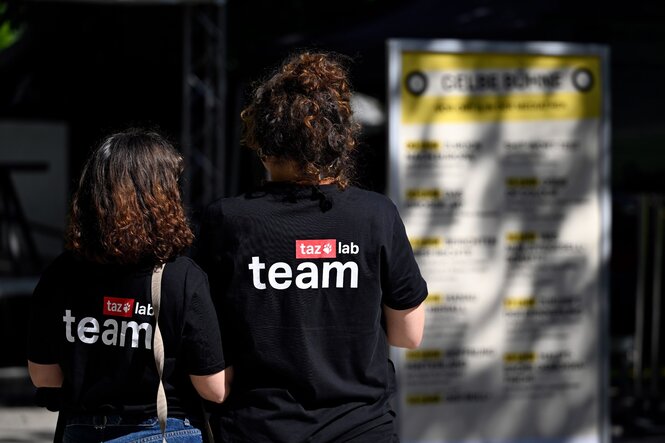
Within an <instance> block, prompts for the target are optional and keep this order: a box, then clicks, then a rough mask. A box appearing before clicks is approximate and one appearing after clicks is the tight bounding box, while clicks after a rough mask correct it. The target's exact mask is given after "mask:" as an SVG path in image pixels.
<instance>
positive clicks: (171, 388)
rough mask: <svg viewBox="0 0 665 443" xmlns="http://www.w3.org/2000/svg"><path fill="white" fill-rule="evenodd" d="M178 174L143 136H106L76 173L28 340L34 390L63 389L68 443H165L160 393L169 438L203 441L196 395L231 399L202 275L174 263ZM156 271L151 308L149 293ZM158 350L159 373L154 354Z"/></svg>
mask: <svg viewBox="0 0 665 443" xmlns="http://www.w3.org/2000/svg"><path fill="white" fill-rule="evenodd" d="M182 170H183V160H182V157H181V156H180V155H179V154H178V153H177V152H176V150H175V149H174V148H173V146H172V145H171V144H170V143H169V142H168V141H167V140H166V139H165V138H164V137H162V136H161V135H160V134H158V133H156V132H153V131H145V130H140V129H130V130H127V131H125V132H119V133H116V134H113V135H111V136H109V137H108V138H106V139H105V140H104V141H103V142H102V143H101V145H100V146H99V147H98V148H97V149H96V150H95V151H94V152H93V153H92V155H91V156H90V158H89V159H88V161H87V163H86V164H85V166H84V168H83V172H82V175H81V178H80V181H79V185H78V189H77V191H76V193H75V194H74V197H73V201H72V204H71V210H70V214H69V225H68V228H67V237H66V249H67V251H66V252H64V253H63V254H62V255H60V256H59V257H58V258H57V259H56V260H54V262H53V263H52V264H51V265H50V266H49V267H48V268H47V269H46V270H45V271H44V273H43V274H42V276H41V278H40V281H39V283H38V285H37V287H36V288H35V291H34V295H33V304H32V310H31V323H30V332H29V338H28V359H29V361H28V369H29V372H30V376H31V378H32V381H33V383H34V384H35V386H37V387H60V386H61V387H62V406H61V414H64V416H65V417H66V427H65V429H64V441H65V442H68V441H72V442H73V441H113V442H126V441H136V440H137V439H139V438H150V437H152V438H153V439H150V440H142V441H161V439H162V429H161V428H160V423H158V419H157V415H158V414H157V405H156V403H157V400H156V399H157V391H158V385H160V384H162V385H163V387H164V392H165V395H166V400H167V401H166V406H167V408H168V418H167V420H166V428H165V429H164V436H165V437H166V438H167V439H168V441H169V442H171V441H174V442H175V441H178V442H195V441H201V440H202V435H201V431H200V429H198V428H197V427H196V426H194V424H197V423H196V419H197V418H199V419H200V418H201V414H198V416H197V415H196V411H199V412H200V411H201V400H200V398H198V397H197V395H196V393H197V392H198V394H200V395H201V396H202V397H203V398H205V399H207V400H210V401H213V402H221V401H223V400H224V398H225V397H226V395H227V383H228V380H227V379H228V377H227V371H225V370H224V367H225V362H224V359H223V355H222V349H221V339H220V333H219V326H218V321H217V318H216V316H215V312H214V306H213V304H212V300H211V299H210V292H209V287H208V280H207V277H206V275H205V273H204V272H203V271H202V270H201V269H200V268H199V267H198V266H197V265H196V264H195V263H194V262H193V261H192V260H190V259H189V258H185V257H182V256H180V254H181V253H183V251H184V250H185V249H186V248H188V247H189V246H190V245H191V243H192V240H193V234H192V231H191V230H190V227H189V225H188V221H187V219H186V217H185V212H184V209H183V206H182V203H181V198H180V190H179V186H178V179H179V177H180V175H181V173H182ZM162 266H163V267H162ZM159 272H161V297H160V300H161V301H160V303H159V305H157V303H156V302H154V301H153V298H152V290H153V288H152V285H153V284H154V281H153V280H154V275H155V274H156V275H158V276H159V275H160V274H159ZM156 311H157V312H158V314H159V315H158V318H159V329H158V328H157V325H156V320H155V317H156ZM158 331H160V332H161V342H159V341H158V339H157V338H156V337H157V336H158V335H159V334H158ZM158 343H163V347H164V355H163V369H162V370H161V371H158V369H157V364H156V359H155V356H154V355H153V352H154V350H153V348H154V347H159V344H158ZM160 372H161V374H160ZM160 375H161V380H162V381H161V382H160ZM190 420H191V422H190Z"/></svg>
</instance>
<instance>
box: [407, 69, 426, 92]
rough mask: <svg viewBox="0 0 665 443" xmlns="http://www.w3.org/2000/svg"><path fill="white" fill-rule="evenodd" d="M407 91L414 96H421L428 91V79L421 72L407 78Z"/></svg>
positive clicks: (413, 73) (411, 74)
mask: <svg viewBox="0 0 665 443" xmlns="http://www.w3.org/2000/svg"><path fill="white" fill-rule="evenodd" d="M406 89H407V91H409V92H410V93H411V94H413V95H420V94H422V93H423V92H425V89H427V77H425V74H423V73H422V72H419V71H414V72H412V73H410V74H409V75H407V76H406Z"/></svg>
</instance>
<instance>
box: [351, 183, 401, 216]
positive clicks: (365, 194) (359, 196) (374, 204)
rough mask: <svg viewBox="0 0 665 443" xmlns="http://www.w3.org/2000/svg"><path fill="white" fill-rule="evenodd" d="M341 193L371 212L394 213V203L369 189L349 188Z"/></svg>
mask: <svg viewBox="0 0 665 443" xmlns="http://www.w3.org/2000/svg"><path fill="white" fill-rule="evenodd" d="M343 192H346V193H348V196H349V200H350V201H353V202H354V203H355V204H358V205H362V206H364V207H366V208H368V209H371V210H373V211H376V210H378V211H381V212H394V211H396V206H395V203H394V202H393V201H392V200H391V199H390V198H388V197H387V196H386V195H384V194H381V193H379V192H376V191H371V190H369V189H363V188H359V187H356V186H349V187H347V188H346V189H345V190H344V191H343Z"/></svg>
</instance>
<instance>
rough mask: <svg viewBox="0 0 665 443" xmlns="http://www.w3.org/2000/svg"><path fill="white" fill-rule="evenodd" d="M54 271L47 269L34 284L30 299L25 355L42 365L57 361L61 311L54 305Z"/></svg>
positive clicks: (55, 299) (55, 294)
mask: <svg viewBox="0 0 665 443" xmlns="http://www.w3.org/2000/svg"><path fill="white" fill-rule="evenodd" d="M56 275H57V273H54V272H52V270H51V269H47V270H46V271H45V272H44V273H43V274H42V277H41V278H40V280H39V282H38V283H37V286H36V287H35V289H34V291H33V293H32V297H31V300H30V317H29V326H28V340H27V345H28V349H27V356H28V360H30V361H32V362H34V363H39V364H43V365H49V364H55V363H59V358H60V347H59V340H60V339H62V335H61V332H60V330H61V329H62V315H63V314H64V313H62V312H59V309H58V306H57V298H58V294H57V284H56V281H55V277H56Z"/></svg>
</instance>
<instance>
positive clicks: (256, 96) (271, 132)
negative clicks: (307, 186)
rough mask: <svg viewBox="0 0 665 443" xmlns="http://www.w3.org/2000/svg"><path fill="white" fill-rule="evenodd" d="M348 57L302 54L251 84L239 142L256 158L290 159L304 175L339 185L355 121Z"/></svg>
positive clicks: (345, 176)
mask: <svg viewBox="0 0 665 443" xmlns="http://www.w3.org/2000/svg"><path fill="white" fill-rule="evenodd" d="M348 61H349V58H347V57H345V56H342V55H341V54H335V53H323V52H308V51H305V52H301V53H298V54H295V55H292V56H290V57H289V58H287V59H286V60H285V61H284V62H283V63H282V65H281V66H280V67H279V68H278V69H277V71H276V72H275V73H274V74H273V75H272V76H271V77H270V78H269V79H268V80H266V81H264V82H262V83H260V84H258V86H256V87H255V89H254V92H253V93H252V96H251V101H250V103H249V105H248V106H247V107H246V108H245V109H244V110H243V111H242V112H241V114H240V115H241V118H242V121H243V123H244V125H243V143H244V144H245V145H246V146H247V147H249V148H250V149H253V150H255V151H256V152H257V153H258V155H259V156H260V157H262V158H263V157H268V156H272V157H275V158H277V159H286V160H293V161H295V162H296V163H297V164H298V165H299V167H300V168H301V170H302V172H303V178H304V179H311V178H317V179H318V178H319V177H329V178H334V179H335V180H336V181H337V183H338V184H339V185H340V186H342V187H344V186H346V185H347V184H348V182H349V180H350V179H351V176H352V171H353V162H352V157H351V153H352V151H353V150H354V149H355V148H356V146H357V143H358V141H357V137H358V133H359V131H360V125H359V124H358V123H356V122H355V121H354V120H353V112H352V110H351V95H352V90H351V85H350V82H349V79H348V71H347V68H346V64H347V62H348Z"/></svg>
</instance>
